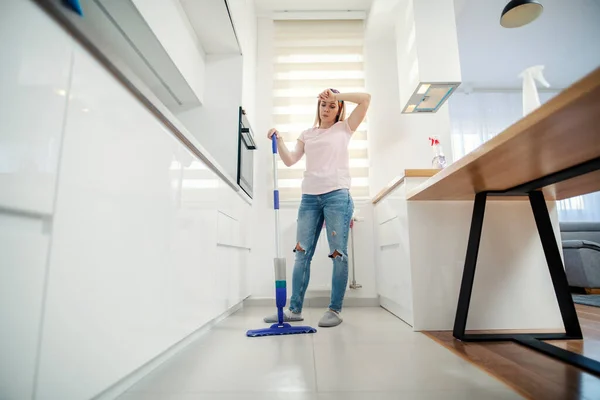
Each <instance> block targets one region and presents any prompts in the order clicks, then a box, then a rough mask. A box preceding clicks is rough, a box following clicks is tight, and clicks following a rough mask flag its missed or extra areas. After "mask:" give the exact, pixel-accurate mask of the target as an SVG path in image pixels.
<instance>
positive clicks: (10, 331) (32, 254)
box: [0, 213, 50, 400]
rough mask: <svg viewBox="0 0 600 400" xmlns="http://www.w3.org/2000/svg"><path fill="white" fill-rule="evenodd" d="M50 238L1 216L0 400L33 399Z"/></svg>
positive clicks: (31, 223)
mask: <svg viewBox="0 0 600 400" xmlns="http://www.w3.org/2000/svg"><path fill="white" fill-rule="evenodd" d="M49 239H50V236H49V233H48V232H47V229H46V228H45V223H44V222H43V221H42V220H41V219H37V218H29V217H19V216H12V215H6V214H2V213H0V327H1V328H0V354H1V355H2V356H1V359H0V399H3V400H4V399H6V400H20V399H30V398H32V393H33V385H34V375H35V365H36V357H37V349H38V338H39V332H40V325H41V318H42V302H43V295H44V280H45V274H46V258H47V254H48V243H49Z"/></svg>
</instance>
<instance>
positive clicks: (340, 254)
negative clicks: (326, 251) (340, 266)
mask: <svg viewBox="0 0 600 400" xmlns="http://www.w3.org/2000/svg"><path fill="white" fill-rule="evenodd" d="M338 257H343V254H342V253H340V252H339V251H337V250H335V251H334V252H333V253H331V254H330V255H329V258H338Z"/></svg>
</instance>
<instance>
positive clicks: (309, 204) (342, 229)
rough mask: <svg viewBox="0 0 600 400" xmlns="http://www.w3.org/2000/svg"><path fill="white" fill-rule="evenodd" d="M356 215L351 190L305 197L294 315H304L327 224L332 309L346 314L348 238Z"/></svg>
mask: <svg viewBox="0 0 600 400" xmlns="http://www.w3.org/2000/svg"><path fill="white" fill-rule="evenodd" d="M353 212H354V202H353V201H352V197H351V196H350V192H349V191H348V190H347V189H340V190H335V191H333V192H329V193H325V194H321V195H306V194H305V195H302V201H301V203H300V209H299V210H298V227H297V244H296V247H295V248H294V252H295V253H296V254H295V255H296V261H295V263H294V272H293V275H292V297H291V299H290V311H292V312H294V313H299V312H301V311H302V305H303V303H304V295H305V294H306V289H307V287H308V281H309V280H310V263H311V261H312V258H313V255H314V254H315V247H316V246H317V241H318V240H319V235H320V234H321V229H322V228H323V221H325V227H326V230H327V241H328V242H329V250H330V252H329V257H330V258H331V259H332V260H333V275H332V277H331V303H330V304H329V308H330V309H332V310H334V311H338V312H339V311H341V310H342V303H343V301H344V294H345V293H346V285H347V284H348V234H349V232H350V220H351V219H352V213H353Z"/></svg>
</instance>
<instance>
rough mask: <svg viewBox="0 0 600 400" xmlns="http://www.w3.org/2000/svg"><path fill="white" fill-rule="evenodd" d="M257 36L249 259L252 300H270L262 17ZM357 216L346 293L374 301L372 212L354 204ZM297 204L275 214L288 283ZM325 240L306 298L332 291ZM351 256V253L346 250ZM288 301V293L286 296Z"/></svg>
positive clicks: (269, 68)
mask: <svg viewBox="0 0 600 400" xmlns="http://www.w3.org/2000/svg"><path fill="white" fill-rule="evenodd" d="M257 26H258V31H257V37H258V40H257V43H258V44H257V46H258V47H257V48H258V53H257V67H256V68H257V69H256V70H257V75H256V87H257V91H256V113H255V114H256V122H255V123H254V130H255V132H256V135H257V142H258V146H259V148H258V151H257V152H256V156H255V160H256V161H255V163H256V164H255V168H256V174H255V180H254V182H255V195H254V203H253V215H252V226H253V232H252V235H251V236H252V238H253V242H252V254H251V258H250V259H251V262H250V265H251V268H252V273H251V281H250V282H251V288H252V290H251V292H252V297H258V298H261V297H267V298H273V297H274V294H275V290H274V279H275V278H274V270H273V258H274V257H275V218H274V211H273V200H272V198H273V161H272V159H273V154H272V150H271V143H270V142H269V141H268V140H267V138H266V133H267V131H268V130H269V128H271V127H272V123H273V122H272V89H273V62H272V57H273V50H272V43H273V21H272V19H270V18H267V17H260V18H258V23H257ZM355 203H356V204H355V209H356V211H357V213H358V215H360V216H362V217H364V218H365V221H364V222H360V223H357V224H356V231H355V240H356V247H355V256H356V277H357V282H358V283H360V284H362V285H363V288H362V289H359V290H356V291H354V290H347V292H346V298H349V297H365V298H374V297H376V288H375V270H374V258H373V257H374V255H373V242H372V240H373V235H372V231H373V228H372V207H371V205H370V204H368V203H364V202H363V203H360V202H355ZM298 206H299V203H283V204H282V209H281V210H280V221H281V222H280V226H281V232H282V234H281V238H282V242H281V243H282V251H283V253H284V255H285V257H286V259H287V279H288V282H290V285H289V286H288V287H290V286H291V279H292V269H293V265H294V253H293V251H292V250H293V248H294V245H295V244H296V218H297V213H298ZM325 236H326V235H322V237H321V239H320V241H319V244H318V245H317V252H316V254H315V256H314V259H313V263H312V269H311V282H310V285H309V288H308V292H307V298H308V297H311V296H319V297H323V296H328V295H329V294H328V293H326V292H325V291H329V290H330V289H331V268H332V267H331V260H330V259H329V258H328V257H327V255H328V254H329V247H328V245H327V242H326V240H327V239H326V237H325ZM349 252H350V249H349ZM288 292H289V293H288V296H289V295H290V292H291V291H288Z"/></svg>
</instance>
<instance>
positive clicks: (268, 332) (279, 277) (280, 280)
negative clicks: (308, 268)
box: [246, 133, 317, 337]
mask: <svg viewBox="0 0 600 400" xmlns="http://www.w3.org/2000/svg"><path fill="white" fill-rule="evenodd" d="M273 175H274V177H275V179H274V180H275V191H274V196H273V206H274V208H275V248H276V249H277V258H275V303H276V305H277V319H278V322H277V323H276V324H273V325H271V327H270V328H263V329H252V330H249V331H247V332H246V336H248V337H261V336H274V335H296V334H300V333H315V332H316V331H317V330H316V329H315V328H312V327H310V326H295V325H290V324H288V323H284V322H283V308H284V307H285V303H286V301H287V283H286V282H287V281H286V277H285V274H286V271H285V269H286V268H285V258H284V257H281V249H280V246H279V190H278V189H277V137H276V133H275V134H273Z"/></svg>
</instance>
